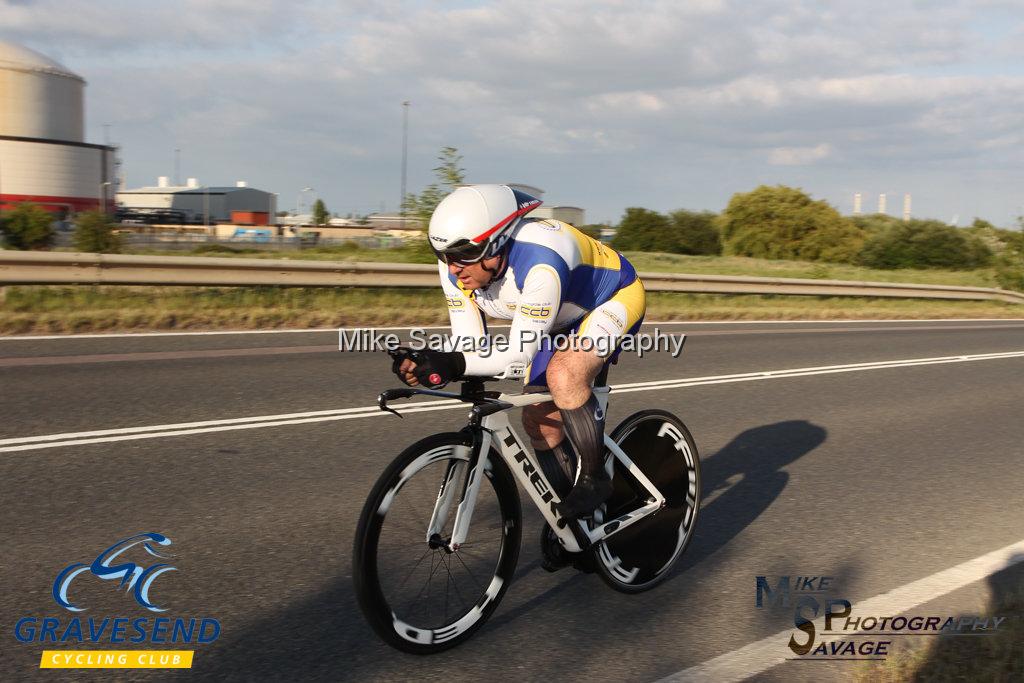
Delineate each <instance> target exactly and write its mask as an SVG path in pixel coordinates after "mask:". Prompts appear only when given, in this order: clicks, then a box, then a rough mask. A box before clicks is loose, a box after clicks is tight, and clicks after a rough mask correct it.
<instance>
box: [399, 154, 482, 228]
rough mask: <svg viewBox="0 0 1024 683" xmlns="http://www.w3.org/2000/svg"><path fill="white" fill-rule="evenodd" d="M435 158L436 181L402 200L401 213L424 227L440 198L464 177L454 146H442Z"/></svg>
mask: <svg viewBox="0 0 1024 683" xmlns="http://www.w3.org/2000/svg"><path fill="white" fill-rule="evenodd" d="M437 160H438V161H439V162H440V163H439V165H438V166H436V167H435V168H434V175H435V176H436V177H437V182H435V183H431V184H430V185H427V186H426V187H425V188H423V191H422V192H420V193H419V195H415V194H412V193H410V194H407V195H406V196H405V200H404V201H403V202H402V213H403V214H404V215H407V216H412V217H413V218H416V219H418V220H419V221H420V224H421V225H422V226H423V227H424V229H425V228H426V227H427V225H429V224H430V216H431V214H433V213H434V209H435V208H437V205H438V204H440V203H441V200H442V199H444V198H445V196H447V195H448V194H450V193H451V192H452V191H453V190H454V189H455V188H456V187H458V186H459V185H462V184H463V183H464V182H465V179H466V171H465V169H463V168H461V167H460V166H459V164H461V163H462V156H461V155H460V154H459V150H458V149H456V148H455V147H442V148H441V152H440V153H439V154H438V155H437Z"/></svg>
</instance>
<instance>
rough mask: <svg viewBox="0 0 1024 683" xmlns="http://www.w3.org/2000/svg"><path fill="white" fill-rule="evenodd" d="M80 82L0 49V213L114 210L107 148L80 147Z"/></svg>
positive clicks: (13, 49) (48, 63) (18, 49)
mask: <svg viewBox="0 0 1024 683" xmlns="http://www.w3.org/2000/svg"><path fill="white" fill-rule="evenodd" d="M84 89H85V81H84V80H83V79H82V77H81V76H79V75H77V74H75V73H73V72H72V71H70V70H69V69H67V68H66V67H64V66H62V65H61V64H59V63H57V62H55V61H53V60H52V59H50V58H48V57H46V56H44V55H41V54H39V53H38V52H36V51H34V50H30V49H28V48H26V47H23V46H20V45H16V44H13V43H6V42H0V207H4V206H7V207H10V206H12V205H14V204H16V203H18V202H25V201H27V202H34V203H37V204H41V205H43V206H44V207H46V208H48V209H51V210H53V211H60V210H68V211H72V212H74V211H82V210H86V209H96V208H97V207H99V206H101V205H102V206H104V207H105V208H106V209H107V210H110V209H112V207H113V201H112V200H113V197H114V192H115V190H116V188H115V187H113V185H112V183H113V178H114V163H115V160H114V148H112V147H107V146H104V145H93V144H89V143H87V142H85V139H84V138H85V134H84V132H85V117H84Z"/></svg>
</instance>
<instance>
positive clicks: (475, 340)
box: [439, 263, 487, 352]
mask: <svg viewBox="0 0 1024 683" xmlns="http://www.w3.org/2000/svg"><path fill="white" fill-rule="evenodd" d="M439 270H440V274H441V289H443V290H444V298H445V300H446V301H447V302H448V319H449V320H450V321H451V325H452V334H451V336H450V337H449V338H448V340H447V344H445V350H446V351H463V352H466V351H472V350H474V349H480V348H485V347H486V346H487V326H486V325H484V314H483V312H481V311H480V309H479V308H478V307H477V305H476V302H474V301H473V299H472V298H471V297H470V296H469V294H468V293H467V292H465V291H464V290H462V289H460V288H459V287H458V286H457V285H456V284H455V283H453V282H452V281H451V278H449V276H448V266H446V265H445V264H443V263H441V264H439Z"/></svg>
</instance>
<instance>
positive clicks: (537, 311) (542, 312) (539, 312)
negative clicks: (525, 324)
mask: <svg viewBox="0 0 1024 683" xmlns="http://www.w3.org/2000/svg"><path fill="white" fill-rule="evenodd" d="M519 312H520V313H521V314H523V315H525V316H526V317H527V318H539V319H545V318H550V317H551V306H528V305H526V304H523V305H522V306H520V307H519Z"/></svg>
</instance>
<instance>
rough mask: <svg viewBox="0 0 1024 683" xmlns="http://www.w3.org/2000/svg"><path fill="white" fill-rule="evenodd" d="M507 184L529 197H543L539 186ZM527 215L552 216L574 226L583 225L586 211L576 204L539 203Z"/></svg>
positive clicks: (536, 216)
mask: <svg viewBox="0 0 1024 683" xmlns="http://www.w3.org/2000/svg"><path fill="white" fill-rule="evenodd" d="M508 186H509V187H511V188H513V189H516V190H519V191H520V192H525V193H526V194H528V195H530V196H531V197H536V198H537V199H541V200H543V199H544V190H542V189H540V188H539V187H535V186H533V185H524V184H523V183H508ZM527 216H530V217H531V218H540V219H546V218H552V219H554V220H556V221H563V222H565V223H568V224H569V225H575V226H580V225H585V224H586V222H587V214H586V211H584V210H583V209H581V208H580V207H578V206H562V205H551V206H549V205H547V204H541V205H540V206H538V207H537V208H536V209H534V210H533V211H531V212H530V213H528V214H527Z"/></svg>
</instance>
